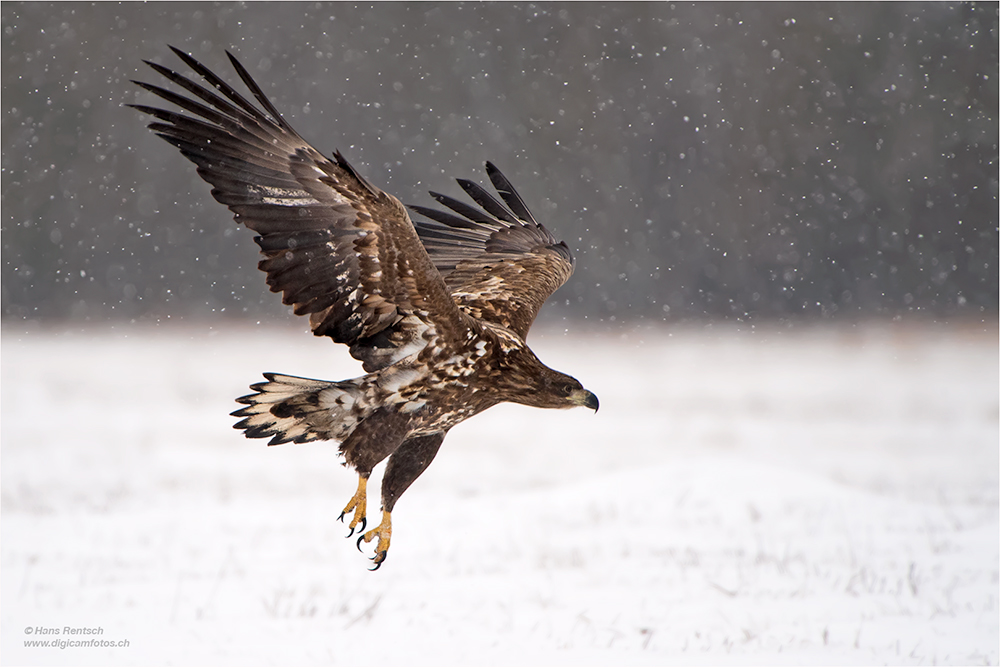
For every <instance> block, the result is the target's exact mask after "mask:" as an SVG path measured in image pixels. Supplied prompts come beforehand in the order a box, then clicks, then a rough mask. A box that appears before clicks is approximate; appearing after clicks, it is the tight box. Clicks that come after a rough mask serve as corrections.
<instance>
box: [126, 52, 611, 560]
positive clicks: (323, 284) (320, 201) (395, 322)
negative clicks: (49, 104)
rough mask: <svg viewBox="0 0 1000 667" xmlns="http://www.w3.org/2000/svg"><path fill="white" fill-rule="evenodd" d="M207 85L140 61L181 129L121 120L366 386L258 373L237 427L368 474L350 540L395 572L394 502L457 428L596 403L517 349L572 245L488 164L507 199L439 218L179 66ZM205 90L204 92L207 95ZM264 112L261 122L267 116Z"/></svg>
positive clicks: (356, 500)
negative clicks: (243, 229) (153, 147)
mask: <svg viewBox="0 0 1000 667" xmlns="http://www.w3.org/2000/svg"><path fill="white" fill-rule="evenodd" d="M171 49H172V50H173V52H174V53H175V54H177V56H178V57H179V58H180V59H181V60H182V61H183V62H184V64H186V65H187V66H188V67H189V68H190V69H191V70H193V71H194V72H195V73H196V74H198V75H199V76H200V77H201V78H202V79H203V80H204V83H199V82H196V81H194V80H192V79H191V78H188V77H186V76H184V75H181V74H179V73H177V72H175V71H173V70H171V69H169V68H167V67H164V66H162V65H158V64H156V63H152V62H149V61H146V64H147V65H149V66H150V67H151V68H153V70H155V71H156V72H157V73H158V74H160V75H162V76H163V77H164V78H166V79H167V80H169V81H170V82H172V83H174V84H175V85H176V86H178V87H179V88H181V89H183V90H184V91H185V93H186V94H185V93H177V92H173V91H171V90H169V89H166V88H162V87H160V86H156V85H153V84H150V83H144V82H140V81H136V82H135V83H136V84H137V85H139V86H141V87H142V88H144V89H146V90H147V91H149V92H151V93H153V94H154V95H157V96H158V97H160V98H161V99H163V100H165V101H167V102H169V103H171V104H173V105H175V106H176V107H179V108H180V109H181V110H182V111H183V112H187V113H182V112H177V111H171V110H167V109H161V108H158V107H153V106H147V105H139V104H136V105H129V106H132V107H134V108H135V109H138V110H139V111H141V112H143V113H146V114H149V115H150V116H152V117H153V118H154V119H155V120H154V121H153V122H152V123H150V125H149V128H150V129H151V130H153V131H154V132H155V133H156V134H157V135H159V136H160V137H162V138H163V139H165V140H166V141H168V142H170V143H171V144H173V145H174V146H176V147H177V148H179V149H180V151H181V153H182V154H183V155H184V156H185V157H187V158H188V159H189V160H191V161H192V162H194V163H195V164H196V165H197V167H198V174H199V175H200V176H201V177H202V178H203V179H204V180H206V181H207V182H208V183H210V184H211V185H212V195H213V196H214V197H215V199H216V200H218V201H219V202H221V203H223V204H225V205H227V206H228V207H229V209H230V210H231V211H232V212H233V214H234V218H235V219H236V221H237V222H240V223H242V224H244V225H246V226H247V227H249V228H250V229H252V230H254V231H255V232H257V234H258V236H256V237H255V238H254V240H255V241H256V242H257V245H258V246H260V252H261V255H262V256H263V259H261V261H260V263H259V265H258V267H259V268H260V269H261V270H262V271H264V272H265V273H266V274H267V284H268V285H269V286H270V288H271V291H273V292H281V294H282V302H283V303H285V304H287V305H289V306H292V309H293V311H294V312H295V314H296V315H305V316H308V317H309V324H310V327H311V329H312V331H313V333H314V334H315V335H317V336H327V337H329V338H332V339H333V340H334V341H335V342H338V343H343V344H345V345H348V346H350V351H351V355H352V356H354V357H355V358H356V359H359V360H360V361H361V362H362V365H363V367H364V370H365V372H366V373H367V375H364V376H362V377H359V378H355V379H352V380H344V381H341V382H328V381H324V380H312V379H308V378H300V377H293V376H289V375H280V374H277V373H265V374H264V377H265V378H266V380H267V381H266V382H262V383H259V384H255V385H252V386H251V387H250V388H251V389H252V390H253V391H254V393H253V394H250V395H249V396H243V397H241V398H238V399H237V402H239V403H242V404H244V405H245V407H243V408H241V409H239V410H237V411H236V412H234V413H233V415H234V416H237V417H241V420H240V421H239V422H238V423H237V424H236V425H235V427H236V428H238V429H243V430H244V432H245V434H246V436H247V437H248V438H270V439H271V440H270V442H269V444H272V445H277V444H281V443H285V442H311V441H314V440H333V441H335V442H338V443H340V451H341V452H342V453H343V455H344V459H345V462H346V464H348V465H350V466H351V467H353V468H354V469H355V470H356V471H357V472H358V490H357V492H356V493H355V494H354V497H353V498H351V500H350V502H349V503H348V504H347V506H346V507H345V508H344V511H343V512H342V513H341V515H340V518H341V519H343V518H344V516H345V515H347V514H348V513H350V514H351V515H352V518H351V521H350V524H349V525H350V528H351V534H353V533H354V531H355V529H356V528H358V526H359V525H360V531H361V536H360V538H359V539H358V545H359V546H360V544H361V542H362V541H364V542H370V541H372V540H373V539H376V538H377V540H378V542H377V546H376V548H375V556H374V557H373V560H374V562H375V569H377V568H378V567H379V566H380V565H381V564H382V562H383V561H384V560H385V557H386V554H387V552H388V548H389V543H390V538H391V534H392V523H391V512H392V509H393V507H394V506H395V503H396V501H397V500H398V499H399V497H400V496H401V495H402V494H403V492H404V491H405V490H406V489H407V488H408V487H409V486H410V484H411V483H413V481H414V480H415V479H416V478H417V477H418V476H419V475H420V474H421V473H422V472H423V471H424V470H425V469H426V468H427V466H428V465H429V464H430V463H431V461H432V460H433V458H434V456H435V455H436V454H437V451H438V449H439V448H440V446H441V443H442V441H443V440H444V437H445V435H446V434H447V433H448V431H449V429H451V428H452V427H453V426H455V425H456V424H458V423H460V422H462V421H464V420H466V419H468V418H469V417H472V416H473V415H476V414H478V413H480V412H482V411H483V410H486V409H487V408H490V407H492V406H494V405H496V404H498V403H502V402H505V401H510V402H514V403H521V404H524V405H531V406H536V407H542V408H569V407H574V406H585V407H589V408H592V409H594V410H597V407H598V401H597V397H596V396H594V394H592V393H591V392H589V391H587V390H586V389H584V388H583V387H582V386H581V385H580V383H579V382H578V381H577V380H575V379H574V378H572V377H570V376H568V375H565V374H563V373H560V372H558V371H555V370H552V369H550V368H548V367H547V366H545V365H544V364H542V363H541V362H540V361H539V360H538V358H537V357H536V356H535V355H534V353H532V351H531V350H530V349H529V348H528V346H527V345H526V344H525V342H524V338H525V336H526V335H527V333H528V329H529V328H530V327H531V323H532V322H533V321H534V319H535V316H536V315H537V313H538V310H539V308H541V306H542V303H544V301H545V299H547V298H548V296H549V295H550V294H552V292H554V291H555V290H556V289H558V288H559V286H561V285H562V284H563V283H565V282H566V280H567V279H568V278H569V277H570V275H571V274H572V272H573V257H572V255H571V254H570V251H569V248H568V247H567V246H566V244H565V243H563V242H561V241H559V240H558V239H556V238H555V237H554V236H553V235H552V234H551V233H550V232H549V231H548V230H547V229H546V228H545V227H544V226H542V225H541V224H539V223H538V222H537V221H536V220H535V218H534V217H533V216H532V215H531V212H530V211H529V210H528V208H527V206H525V204H524V202H523V201H522V199H521V197H520V196H519V195H518V194H517V191H516V190H515V189H514V188H513V186H512V185H511V184H510V182H509V181H508V180H507V179H506V178H505V177H504V175H503V174H502V173H501V172H500V170H499V169H497V168H496V167H495V166H494V165H493V164H491V163H489V162H487V163H486V173H487V175H488V177H489V179H490V182H491V183H492V184H493V186H494V188H496V191H497V193H498V195H499V196H500V199H497V198H496V197H494V196H493V195H491V194H490V193H489V192H487V191H486V190H485V189H484V188H482V187H481V186H479V185H477V184H475V183H473V182H471V181H466V180H459V181H458V183H459V185H460V186H461V187H462V189H463V190H464V191H465V192H466V193H467V194H468V195H469V196H470V197H471V198H472V199H473V201H475V203H476V204H478V205H479V206H480V207H481V208H476V207H474V206H472V205H469V204H465V203H463V202H461V201H458V200H455V199H452V198H451V197H447V196H445V195H442V194H438V193H434V192H432V193H431V196H433V197H434V199H435V200H436V201H437V202H438V203H439V204H441V205H443V206H444V207H446V208H447V209H449V210H448V211H441V210H436V209H431V208H425V207H422V206H413V207H411V208H412V209H413V210H414V211H416V212H418V213H420V214H421V215H423V216H425V217H427V218H428V219H429V221H418V222H416V223H415V224H414V223H413V222H412V221H411V220H410V217H409V215H408V214H407V211H406V208H405V207H404V206H403V205H402V204H401V203H400V202H399V200H398V199H396V198H395V197H393V196H392V195H390V194H387V193H385V192H383V191H382V190H380V189H379V188H378V187H376V186H374V185H372V184H371V183H369V182H368V181H367V180H365V178H364V177H363V176H361V174H359V173H358V172H357V171H356V170H355V169H354V168H353V167H352V166H351V165H350V164H349V163H348V162H347V160H346V159H344V157H343V156H342V155H341V154H340V152H339V151H338V152H336V153H334V156H333V158H332V159H330V158H327V157H324V156H323V155H322V154H320V153H319V151H317V150H316V149H315V148H313V147H312V146H311V145H309V143H308V142H306V141H305V140H304V139H302V137H300V136H299V134H298V133H297V132H296V131H295V130H294V129H292V127H291V126H290V125H289V124H288V123H287V122H286V121H285V120H284V119H283V118H282V117H281V115H280V114H279V113H278V111H277V110H276V109H275V107H274V106H273V105H272V104H271V102H270V101H269V100H268V99H267V97H266V96H265V95H264V93H263V92H262V91H261V89H260V87H259V86H258V85H257V84H256V82H254V80H253V78H251V76H250V74H249V73H248V72H247V71H246V69H244V68H243V66H242V65H241V64H240V63H239V62H238V61H237V60H236V58H234V57H233V55H232V54H229V53H228V52H227V55H228V56H229V60H230V61H231V62H232V65H233V67H234V68H235V70H236V72H237V74H238V75H239V77H240V79H242V81H243V83H244V84H245V85H246V86H247V88H248V89H249V90H250V92H251V93H252V94H253V97H254V98H255V99H256V101H257V102H258V103H259V105H260V107H258V106H256V105H254V104H253V103H252V102H250V101H249V100H248V99H246V98H245V97H243V96H242V95H241V94H239V93H238V92H237V91H236V90H234V89H233V88H232V87H231V86H229V85H228V84H227V83H226V82H225V81H223V80H222V79H221V78H220V77H218V76H217V75H216V74H214V73H213V72H212V71H211V70H209V69H208V68H207V67H205V66H204V65H202V64H201V63H199V62H198V61H197V60H195V59H194V58H192V57H191V56H189V55H187V54H186V53H184V52H182V51H180V50H178V49H175V48H173V47H171ZM205 84H207V86H206V85H205ZM261 107H262V109H261ZM386 458H388V463H387V464H386V470H385V475H384V476H383V480H382V521H381V523H380V524H379V525H378V526H377V527H376V528H374V529H372V530H370V531H368V532H364V531H365V528H366V526H367V519H366V509H367V495H366V488H367V480H368V477H369V475H370V474H371V472H372V469H373V468H374V467H375V466H376V465H377V464H379V463H380V462H382V461H383V460H385V459H386Z"/></svg>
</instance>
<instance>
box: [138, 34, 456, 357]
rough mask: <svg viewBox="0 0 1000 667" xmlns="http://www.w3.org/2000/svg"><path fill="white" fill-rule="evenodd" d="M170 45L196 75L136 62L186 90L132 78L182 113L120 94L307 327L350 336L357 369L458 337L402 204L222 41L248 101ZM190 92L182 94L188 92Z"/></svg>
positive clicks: (451, 305)
mask: <svg viewBox="0 0 1000 667" xmlns="http://www.w3.org/2000/svg"><path fill="white" fill-rule="evenodd" d="M171 49H172V50H173V52H174V53H175V54H176V55H177V56H178V57H179V58H180V59H181V60H182V61H183V62H184V63H185V64H186V65H187V66H188V67H189V68H191V70H193V71H194V72H195V73H196V74H198V75H199V76H201V78H202V79H203V80H204V82H205V83H206V84H207V86H209V87H210V88H209V87H206V86H205V85H202V84H200V83H198V82H196V81H194V80H192V79H190V78H188V77H186V76H184V75H181V74H178V73H177V72H175V71H173V70H171V69H169V68H167V67H164V66H162V65H158V64H155V63H151V62H147V64H148V65H149V66H150V67H151V68H152V69H153V70H154V71H155V72H157V73H158V74H160V75H161V76H163V77H164V78H166V79H167V80H168V81H170V82H172V83H173V84H175V85H176V86H178V87H179V88H180V89H182V90H183V91H185V92H186V93H187V94H186V95H185V94H182V93H177V92H174V91H171V90H168V89H166V88H163V87H161V86H157V85H153V84H149V83H143V82H136V83H137V84H138V85H139V86H141V87H142V88H143V89H145V90H146V91H148V92H150V93H152V94H153V95H156V96H157V97H159V98H160V99H162V100H164V101H166V102H168V103H170V104H173V105H175V106H177V107H179V108H180V109H181V110H182V111H184V112H187V113H179V112H177V111H171V110H167V109H161V108H158V107H153V106H147V105H129V106H133V107H134V108H136V109H137V110H139V111H141V112H143V113H146V114H148V115H150V116H152V117H153V118H154V119H155V120H154V122H151V123H150V125H149V127H150V129H151V130H153V132H155V133H156V134H157V135H159V136H160V137H162V138H163V139H165V140H166V141H168V142H169V143H171V144H173V145H174V146H176V147H177V148H178V149H180V151H181V153H182V154H183V155H184V156H185V157H187V158H188V159H189V160H191V161H192V162H194V163H195V164H196V165H197V167H198V174H199V175H200V176H201V177H202V178H203V179H204V180H205V181H207V182H208V183H210V184H211V185H212V186H213V189H212V195H213V196H214V197H215V198H216V200H218V201H219V202H221V203H223V204H225V205H226V206H228V207H229V208H230V210H232V211H233V213H234V215H235V219H236V220H237V222H240V223H243V224H245V225H246V226H247V227H249V228H250V229H252V230H254V231H255V232H257V233H258V234H259V236H257V237H256V238H255V241H256V242H257V245H258V246H259V247H260V250H261V254H262V256H263V258H262V259H261V261H260V264H259V268H260V269H261V270H262V271H264V272H265V273H266V274H267V284H268V285H269V286H270V288H271V290H272V291H273V292H280V293H281V294H282V301H283V302H284V303H285V304H287V305H290V306H292V308H293V311H294V312H295V313H296V314H298V315H308V316H309V321H310V325H311V327H312V330H313V333H314V334H316V335H317V336H329V337H330V338H332V339H333V340H335V341H336V342H339V343H345V344H347V345H350V346H351V353H352V354H353V355H354V356H355V357H357V358H359V359H361V360H362V361H364V362H365V368H366V370H369V371H371V370H375V369H376V368H379V367H382V366H385V365H388V364H390V363H393V362H394V361H397V360H398V358H400V357H399V355H400V354H402V353H403V350H405V351H406V353H407V354H408V353H412V352H413V351H415V350H419V349H421V348H422V347H424V346H425V345H427V344H428V343H429V342H431V341H433V340H435V339H443V340H453V341H457V340H461V339H464V338H465V334H466V333H467V331H468V327H469V321H468V316H467V315H466V314H464V313H462V312H461V311H460V310H459V309H458V308H457V306H456V304H455V302H454V301H453V299H452V298H451V296H450V290H449V288H448V287H447V286H446V284H445V282H444V280H443V278H442V276H441V274H440V273H439V272H438V271H437V269H436V268H435V266H434V264H433V263H432V261H431V259H430V258H429V256H428V254H427V251H426V250H425V249H424V247H423V245H422V244H421V242H420V239H419V237H418V236H417V233H416V230H415V229H414V226H413V224H412V222H411V221H410V219H409V216H408V215H407V214H406V209H405V208H404V207H403V206H402V205H401V204H400V203H399V201H398V200H397V199H396V198H395V197H392V196H391V195H388V194H386V193H385V192H382V191H381V190H380V189H378V188H376V187H374V186H372V185H371V184H370V183H369V182H368V181H366V180H365V179H364V178H363V177H362V176H361V175H360V174H359V173H358V172H357V171H356V170H355V169H354V168H353V167H352V166H351V165H350V164H349V163H348V162H347V160H345V159H344V157H343V156H342V155H341V154H340V153H339V152H337V153H335V155H334V158H333V159H332V160H331V159H328V158H326V157H324V156H323V155H322V154H320V153H319V152H318V151H317V150H316V149H314V148H313V147H312V146H310V145H309V144H308V143H307V142H306V141H305V140H304V139H302V137H301V136H299V134H298V133H297V132H296V131H295V130H294V129H292V127H291V126H290V125H289V124H288V123H287V122H286V121H285V120H284V119H283V118H282V117H281V114H279V113H278V111H277V109H276V108H275V107H274V105H273V104H272V103H271V102H270V100H268V99H267V96H266V95H264V93H263V91H262V90H261V89H260V87H259V86H258V85H257V83H256V82H255V81H254V80H253V78H252V77H251V76H250V74H249V73H248V72H247V71H246V69H245V68H244V67H243V66H242V65H241V64H240V63H239V62H238V61H237V60H236V58H235V57H233V55H232V54H231V53H228V52H227V55H228V56H229V59H230V61H231V62H232V65H233V67H234V68H235V70H236V72H237V74H238V75H239V77H240V79H241V80H242V81H243V83H244V84H245V85H246V87H247V88H248V89H249V90H250V92H251V93H252V95H253V98H254V99H255V100H256V101H257V102H258V103H259V104H260V105H261V107H263V110H261V108H258V107H257V106H256V105H254V104H253V103H251V102H250V101H249V100H248V99H247V98H245V97H243V96H242V95H241V94H240V93H238V92H237V91H236V90H235V89H233V88H232V87H231V86H230V85H229V84H227V83H226V82H225V81H223V80H222V79H221V78H220V77H219V76H218V75H216V74H215V73H213V72H212V71H211V70H209V69H208V68H207V67H205V66H204V65H202V64H201V63H199V62H198V61H197V60H195V59H194V58H193V57H191V56H190V55H188V54H186V53H184V52H182V51H180V50H178V49H175V48H173V47H171ZM188 95H190V96H188Z"/></svg>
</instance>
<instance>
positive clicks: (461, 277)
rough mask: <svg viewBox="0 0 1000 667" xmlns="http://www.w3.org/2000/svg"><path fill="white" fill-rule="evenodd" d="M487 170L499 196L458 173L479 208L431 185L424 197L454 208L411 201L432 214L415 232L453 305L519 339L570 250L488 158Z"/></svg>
mask: <svg viewBox="0 0 1000 667" xmlns="http://www.w3.org/2000/svg"><path fill="white" fill-rule="evenodd" d="M486 173H487V175H489V177H490V181H491V182H492V183H493V186H494V187H495V188H496V190H497V192H498V193H499V194H500V197H501V198H502V199H503V203H501V202H500V201H498V200H497V199H496V198H495V197H493V195H491V194H490V193H488V192H487V191H486V190H484V189H483V188H482V187H480V186H479V185H477V184H475V183H473V182H471V181H466V180H462V179H459V180H458V184H459V185H460V186H462V189H463V190H465V192H466V193H468V195H469V196H470V197H472V199H473V200H474V201H475V202H476V203H477V204H479V205H480V206H482V210H480V209H477V208H475V207H474V206H470V205H468V204H465V203H463V202H460V201H458V200H455V199H452V198H451V197H447V196H445V195H442V194H438V193H436V192H431V196H432V197H434V199H436V200H437V202H438V203H439V204H442V205H444V206H446V207H448V208H449V209H451V210H452V211H453V213H449V212H447V211H440V210H436V209H431V208H427V207H424V206H410V208H411V209H413V210H414V211H416V212H418V213H420V214H421V215H423V216H425V217H427V218H430V219H431V220H433V221H434V222H424V221H421V220H418V221H417V222H416V223H415V224H416V226H417V232H418V233H419V234H420V239H421V241H423V243H424V247H426V248H427V252H428V254H429V255H430V257H431V260H432V261H433V262H434V265H435V266H436V267H437V268H438V271H440V272H441V273H442V275H444V279H445V283H447V285H448V288H449V289H450V290H451V295H452V297H453V298H454V299H455V302H456V303H457V304H458V306H459V308H461V309H462V310H463V311H465V312H466V313H468V314H469V315H470V316H472V317H474V318H477V319H482V320H485V321H488V322H493V323H495V324H499V325H501V326H504V327H507V328H508V329H510V330H511V331H514V332H515V333H517V334H518V335H519V336H521V337H522V338H524V337H525V336H526V335H527V334H528V329H529V328H531V323H532V322H534V320H535V316H536V315H537V314H538V310H539V309H540V308H541V307H542V304H543V303H544V302H545V300H546V299H547V298H549V295H551V294H552V293H553V292H555V291H556V290H557V289H558V288H559V287H560V286H561V285H562V284H563V283H565V282H566V281H567V280H568V279H569V277H570V275H572V273H573V255H572V254H570V251H569V247H567V245H566V243H565V242H563V241H560V240H558V239H557V238H556V237H554V236H553V235H552V233H551V232H550V231H549V230H547V229H546V228H545V227H543V226H542V225H541V224H539V223H538V222H536V221H535V218H534V216H532V215H531V212H530V211H529V210H528V207H527V206H525V204H524V201H523V200H522V199H521V197H520V195H518V194H517V191H516V190H514V187H513V186H512V185H511V184H510V181H508V180H507V178H506V177H505V176H504V175H503V174H502V173H501V172H500V170H499V169H497V168H496V167H495V166H494V165H493V164H492V163H490V162H487V163H486ZM456 213H457V214H458V215H455V214H456Z"/></svg>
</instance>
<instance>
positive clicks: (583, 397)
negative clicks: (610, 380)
mask: <svg viewBox="0 0 1000 667" xmlns="http://www.w3.org/2000/svg"><path fill="white" fill-rule="evenodd" d="M569 402H570V403H572V404H573V405H579V406H582V407H585V408H590V409H591V410H593V411H594V412H597V409H598V408H599V407H601V402H600V401H598V400H597V396H595V395H594V394H593V393H591V392H589V391H587V390H586V389H577V390H576V391H574V392H573V393H572V394H570V395H569Z"/></svg>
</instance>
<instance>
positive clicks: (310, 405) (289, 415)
mask: <svg viewBox="0 0 1000 667" xmlns="http://www.w3.org/2000/svg"><path fill="white" fill-rule="evenodd" d="M264 377H265V378H267V379H268V381H267V382H260V383H258V384H254V385H250V388H251V389H253V390H254V391H255V392H256V393H254V394H250V395H248V396H241V397H240V398H237V399H236V402H237V403H243V404H245V405H246V406H247V407H245V408H240V409H239V410H237V411H235V412H233V413H232V415H233V416H234V417H243V419H242V420H241V421H239V422H237V423H236V424H234V425H233V428H239V429H243V430H244V431H246V433H245V435H246V437H248V438H271V441H270V442H269V443H267V444H269V445H280V444H282V443H286V442H312V441H313V440H338V441H342V440H343V439H344V438H346V437H347V435H348V434H350V432H351V431H352V430H353V429H354V427H355V426H356V425H357V422H358V420H359V418H360V417H361V416H362V414H363V412H364V411H363V410H358V408H360V406H359V405H356V404H357V402H358V400H357V399H358V398H359V396H360V391H359V389H360V387H359V384H358V383H357V382H356V381H354V380H346V381H344V382H326V381H324V380H310V379H309V378H300V377H294V376H292V375H279V374H277V373H264Z"/></svg>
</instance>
